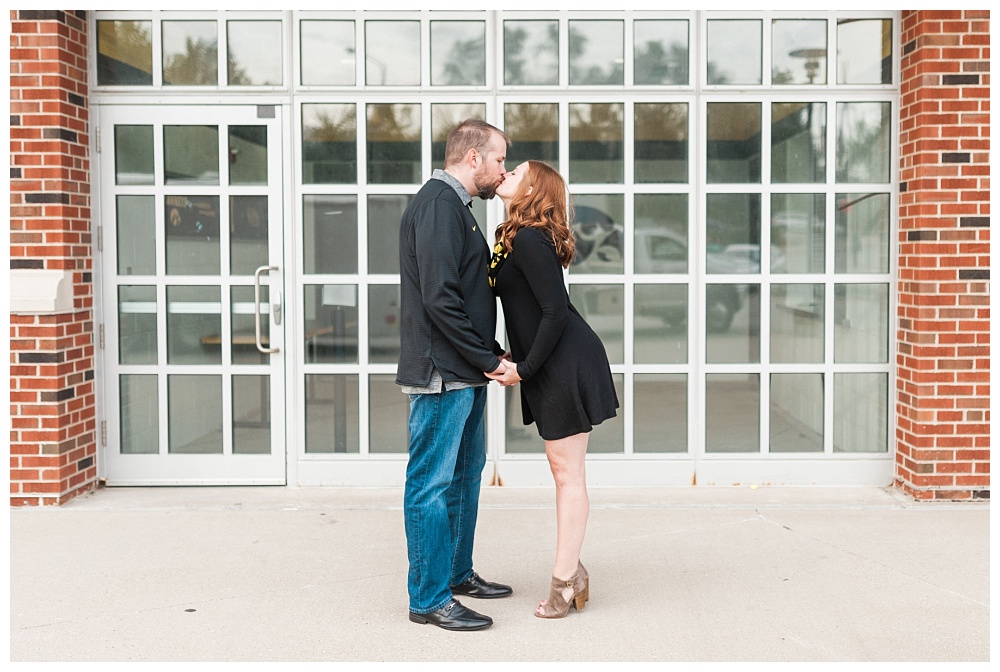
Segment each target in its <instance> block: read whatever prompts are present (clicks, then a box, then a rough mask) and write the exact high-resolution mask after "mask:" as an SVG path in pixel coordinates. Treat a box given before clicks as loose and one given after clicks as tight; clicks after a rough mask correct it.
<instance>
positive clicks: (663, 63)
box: [635, 40, 688, 84]
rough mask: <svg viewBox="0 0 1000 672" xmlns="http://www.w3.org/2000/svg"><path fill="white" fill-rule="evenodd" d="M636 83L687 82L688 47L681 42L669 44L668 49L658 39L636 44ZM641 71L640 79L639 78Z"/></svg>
mask: <svg viewBox="0 0 1000 672" xmlns="http://www.w3.org/2000/svg"><path fill="white" fill-rule="evenodd" d="M635 73H636V80H637V81H636V84H687V83H688V49H687V46H686V45H683V44H671V45H670V51H669V52H667V51H666V50H665V49H664V48H663V43H662V42H660V41H659V40H649V41H648V42H646V44H645V46H644V47H643V46H640V45H636V52H635ZM640 73H641V80H642V81H638V80H639V79H640Z"/></svg>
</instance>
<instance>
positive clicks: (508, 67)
mask: <svg viewBox="0 0 1000 672" xmlns="http://www.w3.org/2000/svg"><path fill="white" fill-rule="evenodd" d="M510 23H511V22H507V24H505V29H504V38H503V41H504V48H503V50H504V73H505V74H504V82H505V83H506V84H549V83H555V82H549V81H547V80H548V78H547V77H541V78H539V77H537V76H532V75H531V74H529V73H528V72H527V71H526V68H525V66H526V65H527V63H528V61H527V58H528V56H529V55H530V56H531V57H532V59H533V60H537V59H538V55H539V54H549V55H551V56H552V57H554V58H555V59H556V60H557V61H558V57H559V54H558V49H559V23H558V22H556V21H551V22H548V23H547V25H546V26H545V31H546V33H547V35H546V37H545V39H542V40H537V41H530V38H532V37H534V35H529V34H528V31H527V30H526V29H524V28H521V27H509V26H510ZM525 47H530V48H531V54H529V55H525V54H524V51H525ZM539 79H541V80H542V81H538V80H539Z"/></svg>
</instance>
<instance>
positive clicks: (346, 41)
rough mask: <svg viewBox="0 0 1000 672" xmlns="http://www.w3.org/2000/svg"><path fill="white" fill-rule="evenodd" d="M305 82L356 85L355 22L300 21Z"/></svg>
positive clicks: (314, 84) (313, 84)
mask: <svg viewBox="0 0 1000 672" xmlns="http://www.w3.org/2000/svg"><path fill="white" fill-rule="evenodd" d="M299 36H300V38H301V42H300V44H301V49H302V63H301V70H302V84H303V85H305V86H323V85H326V86H354V81H355V72H356V70H355V46H354V22H353V21H301V22H300V23H299Z"/></svg>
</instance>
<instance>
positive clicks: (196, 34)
mask: <svg viewBox="0 0 1000 672" xmlns="http://www.w3.org/2000/svg"><path fill="white" fill-rule="evenodd" d="M189 39H190V40H191V41H193V42H198V41H202V42H207V43H208V44H210V45H212V46H215V45H216V44H217V43H218V39H219V35H218V33H217V32H216V28H215V21H164V22H163V60H164V61H169V60H170V59H171V58H176V57H178V56H183V55H184V54H186V53H187V40H189Z"/></svg>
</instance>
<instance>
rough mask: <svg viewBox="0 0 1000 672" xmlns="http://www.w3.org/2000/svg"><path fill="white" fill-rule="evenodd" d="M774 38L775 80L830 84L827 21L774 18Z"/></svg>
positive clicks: (772, 66) (772, 65) (772, 71)
mask: <svg viewBox="0 0 1000 672" xmlns="http://www.w3.org/2000/svg"><path fill="white" fill-rule="evenodd" d="M771 39H772V47H771V54H772V59H773V60H772V63H771V73H772V75H771V76H772V78H773V81H774V83H775V84H826V21H774V22H773V23H772V31H771ZM810 67H811V68H813V77H812V79H811V80H810V78H809V68H810Z"/></svg>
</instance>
